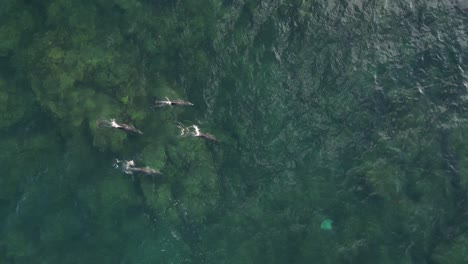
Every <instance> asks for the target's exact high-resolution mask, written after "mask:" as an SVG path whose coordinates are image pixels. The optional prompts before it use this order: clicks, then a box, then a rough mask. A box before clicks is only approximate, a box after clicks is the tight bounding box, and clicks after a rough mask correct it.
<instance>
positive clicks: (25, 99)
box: [0, 78, 33, 129]
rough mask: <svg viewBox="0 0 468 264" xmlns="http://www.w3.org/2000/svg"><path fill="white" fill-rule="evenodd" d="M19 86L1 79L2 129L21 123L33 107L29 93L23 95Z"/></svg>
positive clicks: (0, 110)
mask: <svg viewBox="0 0 468 264" xmlns="http://www.w3.org/2000/svg"><path fill="white" fill-rule="evenodd" d="M22 92H23V89H21V87H17V84H15V83H13V82H11V81H7V80H5V79H2V78H0V129H6V128H9V127H11V126H13V125H15V124H16V123H18V122H19V121H21V120H22V119H23V118H24V117H25V115H26V114H27V110H28V108H31V107H32V105H33V102H32V100H31V99H30V98H31V97H30V96H29V93H23V94H22Z"/></svg>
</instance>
